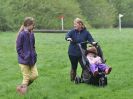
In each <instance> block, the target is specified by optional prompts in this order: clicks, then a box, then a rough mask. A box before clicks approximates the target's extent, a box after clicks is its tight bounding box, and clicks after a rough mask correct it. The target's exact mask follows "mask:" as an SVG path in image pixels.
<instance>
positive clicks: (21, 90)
mask: <svg viewBox="0 0 133 99" xmlns="http://www.w3.org/2000/svg"><path fill="white" fill-rule="evenodd" d="M27 89H28V87H27V85H23V84H22V85H18V86H17V88H16V90H17V92H18V93H19V94H20V95H24V94H25V93H26V92H27Z"/></svg>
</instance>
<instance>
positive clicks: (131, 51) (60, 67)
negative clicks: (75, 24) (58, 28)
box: [0, 29, 133, 99]
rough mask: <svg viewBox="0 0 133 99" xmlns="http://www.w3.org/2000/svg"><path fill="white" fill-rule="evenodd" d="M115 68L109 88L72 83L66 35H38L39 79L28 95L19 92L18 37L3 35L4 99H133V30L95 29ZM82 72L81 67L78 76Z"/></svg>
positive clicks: (0, 86) (0, 81)
mask: <svg viewBox="0 0 133 99" xmlns="http://www.w3.org/2000/svg"><path fill="white" fill-rule="evenodd" d="M90 32H91V33H92V35H93V37H94V38H95V40H96V41H98V42H99V43H100V45H101V47H102V49H103V52H104V55H105V57H106V58H107V64H108V65H110V66H112V67H113V71H112V72H111V74H110V75H109V76H108V86H106V87H104V88H99V87H95V86H91V85H86V84H79V85H75V84H74V83H72V82H70V80H69V70H70V62H69V59H68V56H67V48H68V45H69V43H68V42H66V41H65V40H64V37H65V34H59V33H58V34H48V33H36V34H35V37H36V50H37V53H38V61H37V67H38V72H39V78H38V79H37V80H36V81H35V82H34V83H33V84H32V85H31V86H30V87H29V91H28V93H27V94H26V95H24V96H20V95H18V94H17V93H16V85H18V84H20V83H21V81H22V75H21V72H20V68H19V66H18V63H17V54H16V50H15V39H16V34H15V33H11V32H1V33H0V99H133V94H132V92H133V76H132V75H133V69H132V66H133V62H132V61H133V46H132V42H133V37H132V32H133V29H123V30H122V31H121V32H119V31H118V30H117V29H98V30H96V29H92V30H90ZM80 72H81V69H80V66H78V75H80Z"/></svg>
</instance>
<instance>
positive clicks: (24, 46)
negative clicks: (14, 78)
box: [16, 31, 37, 66]
mask: <svg viewBox="0 0 133 99" xmlns="http://www.w3.org/2000/svg"><path fill="white" fill-rule="evenodd" d="M16 50H17V53H18V62H19V63H20V64H25V65H29V66H33V65H34V64H35V63H36V61H37V54H36V51H35V38H34V33H32V32H31V33H28V31H22V32H20V33H19V35H18V37H17V41H16Z"/></svg>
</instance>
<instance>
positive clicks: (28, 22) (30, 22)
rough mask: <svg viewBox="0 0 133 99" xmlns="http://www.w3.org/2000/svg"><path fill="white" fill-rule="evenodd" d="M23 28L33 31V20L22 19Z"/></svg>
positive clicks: (28, 18) (30, 18)
mask: <svg viewBox="0 0 133 99" xmlns="http://www.w3.org/2000/svg"><path fill="white" fill-rule="evenodd" d="M23 26H24V27H25V28H27V29H28V30H29V31H31V30H33V29H34V27H35V22H34V19H33V18H32V17H26V18H25V19H24V23H23Z"/></svg>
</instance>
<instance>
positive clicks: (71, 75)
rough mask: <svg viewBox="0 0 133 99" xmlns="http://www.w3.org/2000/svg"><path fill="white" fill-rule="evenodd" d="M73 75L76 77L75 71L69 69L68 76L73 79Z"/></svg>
mask: <svg viewBox="0 0 133 99" xmlns="http://www.w3.org/2000/svg"><path fill="white" fill-rule="evenodd" d="M75 77H76V71H74V70H71V71H70V78H71V81H74V79H75Z"/></svg>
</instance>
